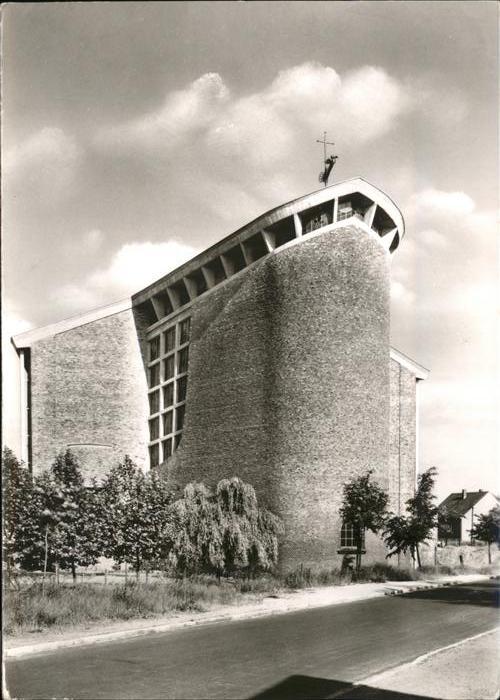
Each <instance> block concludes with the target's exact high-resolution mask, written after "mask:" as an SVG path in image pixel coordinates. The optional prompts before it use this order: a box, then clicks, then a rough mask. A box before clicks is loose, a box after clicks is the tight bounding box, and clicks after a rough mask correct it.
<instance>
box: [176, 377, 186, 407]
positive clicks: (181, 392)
mask: <svg viewBox="0 0 500 700" xmlns="http://www.w3.org/2000/svg"><path fill="white" fill-rule="evenodd" d="M186 391H187V377H186V376H184V377H181V378H180V379H178V380H177V401H178V402H179V401H185V400H186Z"/></svg>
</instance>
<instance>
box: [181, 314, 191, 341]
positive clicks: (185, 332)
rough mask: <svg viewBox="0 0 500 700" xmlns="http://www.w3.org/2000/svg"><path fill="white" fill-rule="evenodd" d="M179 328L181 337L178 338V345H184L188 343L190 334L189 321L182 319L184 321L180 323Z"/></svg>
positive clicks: (188, 319)
mask: <svg viewBox="0 0 500 700" xmlns="http://www.w3.org/2000/svg"><path fill="white" fill-rule="evenodd" d="M179 326H180V335H181V337H180V338H179V345H184V343H188V342H189V337H190V334H191V319H190V318H186V319H184V321H181V322H180V324H179Z"/></svg>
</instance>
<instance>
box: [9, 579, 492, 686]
mask: <svg viewBox="0 0 500 700" xmlns="http://www.w3.org/2000/svg"><path fill="white" fill-rule="evenodd" d="M497 601H498V587H497V585H496V584H495V583H494V582H484V583H477V584H469V585H463V586H456V587H452V588H442V589H438V590H433V591H421V592H418V593H414V594H411V595H408V596H403V597H394V598H392V597H391V598H379V599H374V600H366V601H361V602H357V603H351V604H346V605H338V606H330V607H327V608H319V609H313V610H305V611H301V612H295V613H289V614H286V615H278V616H275V617H266V618H257V619H254V620H246V621H240V622H224V623H216V624H211V625H206V626H202V627H194V628H187V629H182V630H176V631H172V632H167V633H164V634H155V635H152V636H150V637H141V638H137V639H131V640H130V641H122V642H118V643H112V644H106V645H104V644H101V645H97V646H94V647H86V648H81V649H67V650H64V651H57V652H53V653H48V654H45V655H40V656H33V657H31V658H25V659H18V660H14V659H13V660H11V661H8V663H7V683H8V687H9V689H10V692H11V695H12V697H16V698H44V699H45V698H63V697H65V698H96V699H98V698H112V699H114V698H117V699H118V698H134V699H141V698H145V699H146V698H147V699H150V698H151V699H154V698H179V699H185V698H259V699H264V698H265V699H266V700H267V699H270V698H273V699H274V698H283V699H285V698H286V700H298V699H299V698H325V697H330V696H331V695H335V694H337V693H339V692H340V691H341V690H342V689H343V688H345V689H346V691H347V692H346V693H345V694H344V693H343V694H342V697H359V692H360V691H359V690H352V691H350V692H349V691H348V689H349V688H350V683H352V682H353V681H356V680H359V679H362V678H364V677H367V676H369V675H372V674H374V673H376V672H378V671H381V670H383V669H386V668H388V667H390V666H394V665H397V664H399V663H403V662H405V661H409V660H411V659H413V658H415V657H416V656H419V655H421V654H424V653H426V652H428V651H431V650H432V649H437V648H439V647H442V646H445V645H448V644H451V643H453V642H456V641H459V640H460V639H464V638H465V637H469V636H472V635H475V634H478V633H480V632H483V631H485V630H489V629H492V628H493V627H495V626H496V625H497V624H498V612H497ZM379 692H380V691H374V692H373V693H372V694H371V695H370V694H369V695H364V696H363V697H370V698H372V697H373V698H374V697H377V698H382V697H383V698H384V700H385V699H386V698H387V699H388V698H391V699H392V698H396V697H398V698H399V697H404V698H405V699H406V700H409V698H411V697H418V695H415V696H410V695H404V696H400V695H397V696H396V695H394V694H393V693H390V694H387V693H386V694H384V695H380V694H379Z"/></svg>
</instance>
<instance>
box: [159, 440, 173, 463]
mask: <svg viewBox="0 0 500 700" xmlns="http://www.w3.org/2000/svg"><path fill="white" fill-rule="evenodd" d="M161 449H162V459H163V461H164V462H165V460H167V459H168V458H169V457H171V456H172V438H169V439H168V440H163V442H162V443H161Z"/></svg>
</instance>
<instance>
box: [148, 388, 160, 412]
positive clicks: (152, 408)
mask: <svg viewBox="0 0 500 700" xmlns="http://www.w3.org/2000/svg"><path fill="white" fill-rule="evenodd" d="M159 410H160V391H159V390H158V391H153V393H152V394H149V412H150V413H158V411H159Z"/></svg>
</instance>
